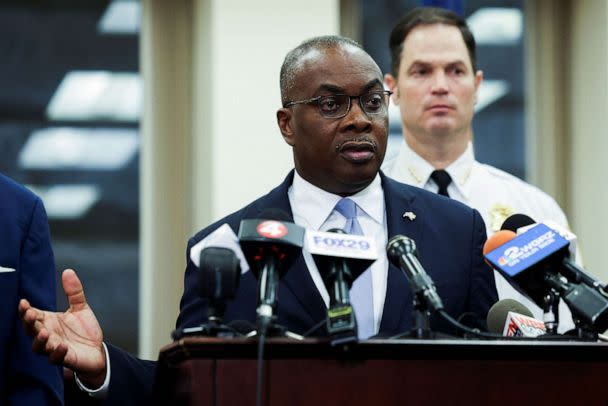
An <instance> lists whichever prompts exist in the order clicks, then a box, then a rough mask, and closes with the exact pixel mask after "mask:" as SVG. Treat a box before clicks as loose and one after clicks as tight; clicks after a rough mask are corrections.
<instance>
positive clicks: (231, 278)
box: [171, 247, 241, 340]
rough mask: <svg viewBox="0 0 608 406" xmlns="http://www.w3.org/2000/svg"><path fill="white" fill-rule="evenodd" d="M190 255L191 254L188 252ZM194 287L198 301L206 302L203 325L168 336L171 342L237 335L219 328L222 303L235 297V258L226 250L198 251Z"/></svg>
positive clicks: (237, 278) (238, 270) (237, 263)
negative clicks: (197, 290)
mask: <svg viewBox="0 0 608 406" xmlns="http://www.w3.org/2000/svg"><path fill="white" fill-rule="evenodd" d="M191 252H192V251H191ZM196 264H197V266H198V268H199V280H198V287H199V292H200V295H201V297H203V298H205V299H207V323H204V324H201V325H200V326H196V327H186V328H183V329H178V330H175V331H173V332H172V334H171V336H172V337H173V339H174V340H178V339H180V338H182V337H183V336H187V335H189V336H194V335H203V336H211V337H220V336H231V337H233V336H235V335H239V334H240V333H239V332H238V331H236V330H235V329H233V328H231V327H229V326H226V325H224V324H223V321H222V319H223V317H224V312H225V310H226V302H227V301H228V300H230V299H233V298H234V297H235V296H236V292H237V290H238V287H239V282H240V278H241V265H240V261H239V258H238V257H237V255H236V254H235V253H234V251H232V250H231V249H230V248H223V247H206V248H203V249H202V250H201V251H200V255H199V260H198V261H196Z"/></svg>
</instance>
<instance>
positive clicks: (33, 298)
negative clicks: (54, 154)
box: [8, 198, 63, 405]
mask: <svg viewBox="0 0 608 406" xmlns="http://www.w3.org/2000/svg"><path fill="white" fill-rule="evenodd" d="M19 278H20V279H19V297H22V298H25V299H27V300H28V301H29V302H30V303H31V304H32V305H33V306H35V307H38V308H40V309H45V310H52V311H54V310H55V306H56V304H55V286H56V279H55V278H56V275H55V260H54V257H53V251H52V248H51V239H50V233H49V227H48V222H47V217H46V212H45V211H44V207H43V205H42V201H41V200H40V199H38V198H36V200H35V202H34V205H33V210H32V214H31V218H30V222H29V226H28V228H27V230H26V237H25V239H24V241H23V242H22V246H21V254H20V259H19ZM16 311H17V309H15V312H16ZM15 323H16V325H15V326H14V331H15V337H14V340H13V346H14V348H13V350H12V351H11V352H10V353H11V355H10V360H9V362H10V371H11V377H10V378H9V379H10V384H9V385H8V399H9V404H10V405H62V404H63V372H62V369H61V367H59V366H55V365H51V364H50V363H49V362H48V360H47V358H46V357H45V356H42V355H37V354H35V353H34V352H33V351H32V339H31V338H29V337H28V336H27V335H26V333H25V330H24V328H23V326H22V325H21V320H20V318H19V317H15Z"/></svg>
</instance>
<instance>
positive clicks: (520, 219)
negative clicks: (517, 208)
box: [500, 213, 536, 233]
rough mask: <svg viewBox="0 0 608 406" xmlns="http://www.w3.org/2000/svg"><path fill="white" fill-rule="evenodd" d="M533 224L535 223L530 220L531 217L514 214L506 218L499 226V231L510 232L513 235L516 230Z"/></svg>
mask: <svg viewBox="0 0 608 406" xmlns="http://www.w3.org/2000/svg"><path fill="white" fill-rule="evenodd" d="M534 223H536V221H534V220H532V218H531V217H529V216H526V215H525V214H520V213H516V214H511V215H510V216H509V217H507V218H506V219H505V221H504V222H503V223H502V226H500V229H501V230H510V231H513V232H514V233H517V230H518V229H520V228H522V227H526V226H529V225H532V224H534Z"/></svg>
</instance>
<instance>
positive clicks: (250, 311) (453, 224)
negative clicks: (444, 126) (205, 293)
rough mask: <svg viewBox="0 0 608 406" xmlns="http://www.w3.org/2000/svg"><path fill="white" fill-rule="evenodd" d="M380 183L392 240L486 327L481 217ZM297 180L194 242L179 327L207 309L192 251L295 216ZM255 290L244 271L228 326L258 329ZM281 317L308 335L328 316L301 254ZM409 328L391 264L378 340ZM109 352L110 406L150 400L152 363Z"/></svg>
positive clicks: (284, 293)
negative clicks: (262, 221)
mask: <svg viewBox="0 0 608 406" xmlns="http://www.w3.org/2000/svg"><path fill="white" fill-rule="evenodd" d="M381 178H382V186H383V189H384V196H385V202H386V216H387V225H388V236H389V238H390V237H392V236H394V235H396V234H403V235H406V236H408V237H410V238H412V239H413V240H415V241H416V244H417V246H418V251H419V257H420V262H421V263H422V266H423V267H424V268H425V269H426V271H427V272H428V274H429V275H430V276H431V278H433V280H434V281H435V284H436V285H437V290H438V292H439V294H440V296H441V298H442V299H443V302H444V305H445V307H446V310H447V311H448V313H450V314H451V315H452V316H453V317H455V318H458V317H459V316H461V315H463V314H470V315H471V316H472V317H470V319H469V324H475V325H476V326H481V327H483V326H485V317H486V315H487V312H488V309H489V308H490V306H491V305H492V304H494V302H495V301H496V300H497V299H498V297H497V293H496V288H495V283H494V274H493V272H492V271H491V270H490V269H489V268H488V267H487V265H486V264H485V263H484V260H483V256H482V247H483V244H484V242H485V240H486V232H485V225H484V223H483V220H482V219H481V216H480V215H479V213H478V212H477V211H476V210H474V209H471V208H469V207H467V206H465V205H463V204H461V203H458V202H456V201H454V200H450V199H448V198H445V197H442V196H438V195H436V194H434V193H430V192H427V191H425V190H423V189H419V188H416V187H412V186H408V185H404V184H401V183H398V182H396V181H394V180H392V179H390V178H387V177H386V176H384V175H383V174H381ZM292 180H293V171H292V172H291V173H290V174H289V175H288V176H287V178H286V179H285V181H284V182H283V183H282V184H281V185H279V186H278V187H277V188H275V189H273V190H272V191H271V192H270V193H268V194H267V195H265V196H263V197H261V198H260V199H257V200H256V201H254V202H253V203H251V204H249V205H248V206H246V207H244V208H243V209H241V210H239V211H237V212H236V213H233V214H231V215H229V216H227V217H225V218H223V219H222V220H220V221H218V222H216V223H214V224H212V225H210V226H209V227H207V228H205V229H204V230H202V231H200V232H199V233H198V234H196V235H195V236H194V237H193V238H192V239H191V240H190V241H189V243H188V249H187V251H186V257H187V268H186V275H185V283H184V294H183V296H182V300H181V304H180V314H179V317H178V319H177V328H178V329H179V328H184V327H192V326H197V325H200V324H201V323H203V322H204V321H205V320H206V317H207V306H206V303H205V301H204V300H203V299H201V298H200V296H199V294H198V292H199V290H198V270H197V268H196V266H195V265H194V264H193V263H192V261H191V260H190V258H189V252H190V249H191V247H192V246H193V245H195V244H196V243H198V242H199V241H200V240H202V239H203V238H205V237H206V236H207V235H209V234H210V233H211V232H212V231H214V230H215V229H217V228H218V227H219V226H221V225H222V224H224V223H227V224H229V225H230V227H232V229H233V230H234V231H235V232H237V231H238V229H239V225H240V221H241V220H242V219H246V218H257V217H258V216H259V215H260V213H261V212H262V211H263V210H265V209H268V208H277V209H281V210H283V211H285V212H287V213H289V214H292V211H291V207H290V205H289V199H288V197H287V191H288V189H289V187H290V185H291V183H292ZM406 211H411V212H413V213H415V214H416V218H415V220H413V221H412V220H409V219H408V218H404V217H403V213H404V212H406ZM256 292H257V281H256V279H255V278H254V276H253V275H252V273H251V272H247V273H245V274H244V275H243V276H242V277H241V282H240V286H239V290H238V293H237V297H236V298H235V299H234V301H232V302H231V303H230V304H229V305H228V306H227V309H226V314H225V319H224V321H226V322H229V321H233V320H247V321H249V322H251V323H255V317H256V305H257V303H256V298H257V294H256ZM277 313H278V321H279V323H281V324H282V325H284V326H286V327H287V328H288V329H289V330H291V331H293V332H296V333H304V332H306V331H307V330H309V329H310V328H311V327H313V326H314V325H316V324H317V323H318V322H320V321H321V320H324V319H325V318H326V315H327V312H326V307H325V304H324V302H323V299H322V298H321V295H320V293H319V292H318V290H317V288H316V286H315V285H314V282H313V280H312V278H311V276H310V273H309V271H308V268H307V267H306V264H305V261H304V258H303V256H302V255H300V257H299V258H298V259H297V260H296V261H295V263H294V264H293V265H292V266H291V268H290V269H289V270H288V272H287V274H286V275H285V277H284V278H283V279H282V280H281V282H280V285H279V303H278V310H277ZM411 327H412V294H411V292H410V289H409V285H408V282H407V279H406V278H405V276H404V275H403V273H402V272H401V271H400V270H399V269H397V268H395V267H394V266H392V265H391V266H389V270H388V281H387V291H386V299H385V303H384V311H383V314H382V321H381V323H380V335H394V334H397V333H400V332H405V331H408V330H409V329H410V328H411ZM432 327H433V328H434V329H435V330H438V331H444V332H447V333H451V332H453V330H452V329H451V328H450V327H449V326H447V325H445V324H443V323H442V321H441V320H436V319H435V320H432ZM109 353H110V365H111V369H112V373H111V380H110V393H109V399H108V400H109V402H108V404H114V403H116V402H122V403H121V404H138V403H140V402H142V401H143V399H145V398H146V397H147V396H150V395H151V392H152V385H153V382H152V378H153V372H152V371H150V370H148V369H147V368H149V367H152V365H153V364H152V363H150V362H149V361H148V362H146V363H142V362H141V361H139V360H137V359H136V358H134V357H130V356H128V355H127V354H125V353H124V352H122V351H120V350H118V349H116V348H114V347H111V346H110V347H109ZM146 381H148V382H147V383H146ZM137 387H138V388H142V389H143V390H144V393H142V392H139V389H134V388H137ZM135 391H137V393H135ZM113 402H114V403H113ZM116 404H118V403H116Z"/></svg>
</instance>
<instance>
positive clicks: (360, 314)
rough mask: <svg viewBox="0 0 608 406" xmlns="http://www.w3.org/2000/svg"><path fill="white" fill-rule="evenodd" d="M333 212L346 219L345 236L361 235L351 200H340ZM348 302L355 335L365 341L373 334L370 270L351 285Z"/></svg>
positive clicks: (354, 207)
mask: <svg viewBox="0 0 608 406" xmlns="http://www.w3.org/2000/svg"><path fill="white" fill-rule="evenodd" d="M334 210H335V211H337V212H338V213H340V214H341V215H343V216H344V217H346V224H345V225H344V228H343V230H344V231H345V232H346V233H347V234H353V235H363V230H362V229H361V224H359V221H358V220H357V213H358V212H359V211H360V210H361V209H360V208H359V206H357V204H356V203H355V202H354V201H352V200H351V199H349V198H347V197H345V198H342V199H340V201H339V202H338V203H337V204H336V207H335V208H334ZM350 301H351V303H352V305H353V310H354V311H355V317H356V318H357V335H358V336H359V339H365V338H368V337H370V336H372V335H374V334H375V327H374V302H373V288H372V269H371V267H370V268H368V269H366V270H365V272H363V273H362V274H361V275H360V276H359V277H358V278H357V279H356V280H355V282H354V283H353V286H352V287H351V289H350Z"/></svg>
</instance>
